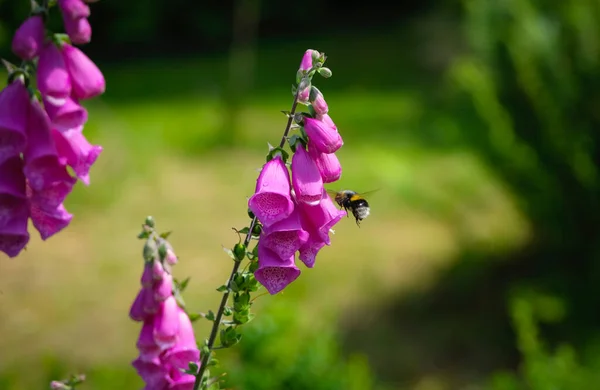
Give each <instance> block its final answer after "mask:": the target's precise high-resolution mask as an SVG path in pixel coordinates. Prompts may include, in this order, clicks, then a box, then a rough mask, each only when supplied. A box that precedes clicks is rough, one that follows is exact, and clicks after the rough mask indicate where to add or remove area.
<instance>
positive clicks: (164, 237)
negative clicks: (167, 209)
mask: <svg viewBox="0 0 600 390" xmlns="http://www.w3.org/2000/svg"><path fill="white" fill-rule="evenodd" d="M171 233H173V231H172V230H169V231H168V232H162V233H160V238H163V239H165V240H166V239H167V238H169V236H170V235H171Z"/></svg>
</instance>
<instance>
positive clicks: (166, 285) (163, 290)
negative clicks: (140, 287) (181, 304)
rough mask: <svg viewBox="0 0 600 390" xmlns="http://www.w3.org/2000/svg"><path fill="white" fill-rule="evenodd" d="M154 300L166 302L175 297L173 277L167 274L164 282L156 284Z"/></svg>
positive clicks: (163, 279)
mask: <svg viewBox="0 0 600 390" xmlns="http://www.w3.org/2000/svg"><path fill="white" fill-rule="evenodd" d="M153 291H154V299H156V300H157V301H164V300H165V299H167V298H168V297H170V296H172V295H173V276H171V274H168V273H166V272H165V275H164V276H163V278H162V280H160V281H159V282H157V283H156V286H154V288H153Z"/></svg>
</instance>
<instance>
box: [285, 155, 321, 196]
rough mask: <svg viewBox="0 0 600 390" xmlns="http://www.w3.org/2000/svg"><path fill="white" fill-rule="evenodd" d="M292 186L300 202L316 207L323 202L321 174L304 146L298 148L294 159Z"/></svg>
mask: <svg viewBox="0 0 600 390" xmlns="http://www.w3.org/2000/svg"><path fill="white" fill-rule="evenodd" d="M292 186H293V187H294V192H295V193H296V200H297V201H298V202H300V203H307V204H310V205H313V206H314V205H317V204H319V202H320V201H321V198H322V196H323V179H322V178H321V173H320V172H319V168H317V165H316V164H315V162H314V161H313V160H312V158H311V157H310V155H309V154H308V152H307V151H306V150H304V146H302V145H298V146H297V148H296V152H295V153H294V157H292Z"/></svg>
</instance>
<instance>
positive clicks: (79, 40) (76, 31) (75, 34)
mask: <svg viewBox="0 0 600 390" xmlns="http://www.w3.org/2000/svg"><path fill="white" fill-rule="evenodd" d="M63 22H64V26H65V32H66V33H67V35H68V36H69V38H70V39H71V42H72V43H74V44H75V45H83V44H85V43H89V42H90V41H91V40H92V26H91V25H90V22H89V21H88V19H87V18H78V19H70V18H67V17H66V16H63Z"/></svg>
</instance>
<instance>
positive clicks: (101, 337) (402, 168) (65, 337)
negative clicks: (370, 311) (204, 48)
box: [0, 49, 528, 390]
mask: <svg viewBox="0 0 600 390" xmlns="http://www.w3.org/2000/svg"><path fill="white" fill-rule="evenodd" d="M337 51H338V52H340V53H344V51H343V49H339V50H337ZM289 52H293V53H294V63H293V64H292V65H290V66H291V68H290V66H287V67H285V66H284V65H282V68H284V69H287V68H290V69H292V75H293V69H294V67H295V66H296V62H297V61H296V60H297V59H296V57H297V55H296V54H297V52H298V50H296V51H292V50H290V51H289ZM261 53H266V54H264V55H265V56H267V57H266V58H267V59H264V58H262V57H261V61H266V62H267V63H269V62H271V63H276V61H277V60H276V58H277V57H276V56H278V55H279V53H280V51H275V50H272V49H266V50H265V51H264V52H261ZM285 53H288V51H285ZM329 54H330V56H331V58H332V61H334V59H335V58H336V57H335V56H334V55H333V54H331V53H329ZM346 55H347V53H346ZM269 56H270V57H269ZM287 58H288V57H287V56H284V57H282V62H285V61H286V60H287ZM269 59H270V60H271V61H268V60H269ZM288 65H289V64H288ZM335 65H336V66H337V67H339V69H341V70H340V73H341V74H342V75H344V72H347V73H351V72H349V71H348V70H343V69H344V65H343V62H342V61H339V62H338V63H336V64H335ZM331 66H332V67H333V64H332V65H331ZM223 67H224V62H223V59H219V58H216V59H214V58H213V59H207V60H205V61H201V62H198V61H197V60H189V61H188V62H184V61H182V62H180V63H178V67H177V70H176V71H173V70H172V69H171V68H168V67H166V66H164V65H161V64H148V66H147V67H141V68H140V67H139V66H138V65H136V66H135V67H127V66H125V67H122V66H118V67H113V68H108V69H107V70H106V75H107V81H108V86H109V87H108V88H109V89H108V93H107V94H106V96H105V97H103V98H101V99H97V100H95V101H92V102H90V103H89V104H88V108H89V111H90V118H91V119H90V123H89V125H88V128H87V130H86V131H87V132H88V135H89V138H90V139H91V141H92V142H94V143H98V144H101V145H103V147H104V151H103V153H102V155H101V157H100V160H99V161H98V163H97V164H96V165H95V166H94V168H93V170H92V184H91V186H90V187H84V186H81V185H78V186H77V188H76V189H75V191H74V193H73V194H72V196H71V197H70V198H69V200H68V202H67V208H68V209H69V210H70V211H72V212H74V213H75V218H74V220H73V222H72V224H71V225H70V226H69V228H68V229H66V230H65V231H64V232H62V233H61V234H58V235H57V236H55V237H52V238H51V239H49V240H48V241H47V242H41V241H40V240H39V239H38V238H37V237H36V236H35V234H34V236H35V237H34V238H33V239H32V240H31V243H30V245H29V246H28V248H27V251H26V252H24V253H23V254H22V255H21V256H19V257H18V258H17V259H14V260H8V259H5V258H3V259H2V261H0V318H2V319H3V321H0V333H1V334H2V335H3V337H2V338H1V339H0V351H6V352H4V353H2V354H0V385H1V386H0V387H1V388H2V389H7V390H15V389H24V388H33V387H40V386H45V384H44V383H43V382H42V381H43V380H47V379H48V378H47V376H48V375H54V376H55V377H64V376H66V375H67V374H68V373H69V372H70V373H75V372H79V371H85V372H87V373H88V377H89V378H90V382H89V384H88V385H87V387H86V388H93V389H109V388H131V387H134V386H140V385H141V383H140V382H139V379H137V377H136V375H135V372H134V371H133V369H130V368H129V367H128V364H129V362H130V361H131V360H132V359H133V358H134V357H135V355H136V350H135V345H134V344H135V340H136V337H137V332H138V331H139V324H137V323H134V322H132V321H131V320H129V318H128V316H127V313H128V310H129V305H130V303H131V301H132V300H133V298H134V297H135V294H136V291H137V289H138V281H139V274H140V270H141V266H142V259H141V242H139V241H136V239H135V236H136V234H137V232H138V229H139V226H140V224H141V223H142V221H143V219H144V217H145V216H146V215H153V216H155V218H156V220H157V222H158V226H159V228H160V229H163V230H174V234H173V235H172V243H173V245H174V247H175V248H176V250H177V253H178V255H179V256H180V258H181V261H180V264H179V265H178V266H177V267H176V268H175V270H174V272H175V275H176V277H179V278H184V277H186V276H192V283H191V285H190V286H189V287H188V290H187V297H186V298H187V299H186V300H187V302H188V305H190V306H191V308H193V309H196V310H198V311H205V310H207V309H210V308H212V309H214V308H215V305H216V304H217V302H218V299H219V296H218V294H217V292H216V291H215V290H214V289H215V288H216V287H217V286H219V285H221V284H222V283H223V281H224V280H225V279H226V277H227V275H228V272H229V270H230V267H231V264H230V263H229V261H228V258H227V256H226V255H225V254H224V253H223V252H222V249H221V245H225V246H230V245H232V243H234V242H235V240H236V237H235V235H234V234H233V232H232V231H231V230H230V228H231V227H238V228H240V227H242V225H243V224H244V223H246V222H247V221H246V217H245V215H246V199H247V197H249V196H250V195H251V194H252V191H253V188H254V182H255V179H256V176H257V174H258V169H259V168H260V166H261V164H262V162H263V161H264V154H265V152H266V147H267V142H271V143H275V142H277V141H278V139H279V137H280V134H281V132H282V129H283V126H284V122H285V118H284V117H283V116H282V115H281V113H279V111H280V110H285V109H289V107H288V105H289V103H290V100H291V95H290V92H289V90H288V87H287V84H283V85H282V86H277V87H275V86H270V85H266V86H265V87H264V88H262V89H259V90H257V93H256V94H255V95H254V94H253V95H252V99H251V100H248V101H247V103H246V104H244V106H243V109H242V111H241V112H240V117H241V118H243V119H244V122H243V126H241V127H240V130H239V133H238V135H237V138H236V141H237V142H236V144H235V146H233V147H231V148H222V147H218V146H215V145H214V140H215V138H216V137H217V135H218V133H219V132H220V131H223V128H222V126H223V111H222V105H221V103H220V100H219V99H220V97H221V94H220V92H219V87H218V83H217V84H215V85H216V86H215V85H208V86H207V85H206V83H207V82H206V81H205V80H207V79H208V80H209V81H208V82H209V83H210V80H211V78H210V77H208V76H207V75H208V74H209V72H210V70H211V69H213V68H215V69H223ZM333 69H334V74H335V75H336V76H335V77H334V78H333V79H332V80H336V77H338V75H337V74H336V72H337V70H336V69H337V68H335V67H333ZM287 73H289V72H287ZM158 75H160V77H161V78H160V80H158V79H156V77H158ZM218 77H220V76H219V71H217V73H216V74H215V78H218ZM286 77H287V76H286ZM263 78H266V76H260V75H259V79H258V80H259V81H260V80H262V79H263ZM274 78H277V77H276V76H274ZM341 78H342V77H341V76H340V79H341ZM150 80H152V81H150ZM188 80H192V81H191V82H190V83H188V84H187V85H185V87H182V88H183V89H184V92H183V93H181V94H178V89H177V86H182V85H184V84H185V83H186V81H188ZM328 83H329V81H323V80H318V86H319V87H320V89H321V90H322V91H323V92H324V93H325V96H326V97H327V99H328V103H329V106H330V110H331V115H332V117H333V118H334V120H335V121H336V123H337V125H338V127H339V129H340V131H341V133H342V134H343V136H344V140H345V145H344V147H343V148H342V149H341V150H340V152H339V154H338V156H339V158H340V160H341V162H342V164H343V169H344V172H343V177H342V179H341V180H340V182H339V183H334V184H333V185H332V188H333V189H338V187H339V188H342V187H343V188H352V189H356V190H359V191H365V190H370V189H374V188H380V191H378V192H377V193H376V194H374V195H373V197H372V199H369V200H370V203H371V204H372V215H371V216H370V217H369V219H368V220H366V221H365V222H364V223H363V224H362V225H361V228H360V229H359V228H357V227H356V225H355V224H354V222H353V221H352V220H351V219H347V220H343V221H341V223H340V224H339V225H337V226H336V233H335V236H334V238H333V243H332V246H331V247H327V248H325V249H323V251H322V252H321V253H320V255H319V256H318V259H317V264H316V267H315V268H314V269H312V270H308V269H305V268H302V275H301V277H300V278H299V279H298V280H297V281H296V282H294V283H293V284H292V285H291V286H290V287H289V288H288V289H286V290H285V292H284V293H283V294H280V295H277V296H274V297H267V296H264V297H261V298H259V299H258V300H257V303H256V305H255V306H256V311H257V312H258V316H259V317H260V314H261V312H262V311H264V310H267V309H268V308H269V307H271V306H272V305H281V304H282V302H285V303H287V302H289V304H290V305H293V310H295V311H296V312H297V313H298V314H297V316H298V317H297V318H299V321H300V323H301V324H302V326H301V327H300V329H301V330H300V331H301V332H302V331H308V329H312V331H318V330H319V329H329V328H330V327H331V323H332V322H334V321H335V319H336V318H337V317H338V316H339V315H341V313H344V312H347V311H349V310H352V309H353V308H356V307H359V306H364V305H370V306H372V307H376V306H377V305H378V302H382V301H384V300H386V299H388V298H389V297H392V296H396V295H398V294H401V293H402V292H403V291H407V290H409V289H426V288H427V287H428V286H429V285H430V284H431V283H434V281H435V273H436V270H437V269H439V268H441V267H443V266H445V265H446V264H448V262H449V261H452V258H453V257H454V256H455V255H456V254H457V253H458V252H459V251H460V250H461V248H462V247H463V246H465V245H478V246H481V247H484V248H487V249H488V250H490V251H502V250H509V249H510V248H513V247H515V246H518V245H520V243H521V242H523V241H524V240H525V239H526V237H527V232H528V227H527V224H526V222H525V221H524V220H523V218H522V216H520V215H519V213H518V212H517V211H516V209H515V206H514V204H513V200H512V199H511V196H510V194H508V193H507V192H506V191H505V190H504V188H503V187H502V185H501V183H499V182H498V181H497V180H496V179H495V177H494V176H493V175H492V174H491V173H490V171H489V170H488V169H486V167H485V166H484V165H483V164H482V163H481V161H480V160H479V159H478V157H477V155H476V154H475V153H474V152H473V151H472V150H470V149H469V148H467V147H466V146H464V145H462V146H460V144H459V143H458V142H457V141H456V140H457V139H459V138H460V134H461V132H462V131H464V130H462V129H461V128H460V123H459V121H458V120H457V119H456V118H454V117H452V116H450V114H449V113H445V112H443V111H440V110H439V109H436V107H435V106H434V105H432V102H431V99H430V96H429V95H427V94H426V93H423V92H419V91H418V89H417V88H416V87H415V86H414V85H407V88H404V89H398V88H380V89H369V90H364V89H361V88H360V83H358V85H359V87H356V85H357V84H353V83H352V79H350V80H349V81H348V79H346V81H342V80H339V79H338V80H337V81H336V84H332V88H331V90H329V89H328ZM344 83H348V86H343V84H344ZM398 83H400V81H398ZM155 84H156V85H155ZM158 86H160V87H158ZM166 86H171V87H166ZM279 87H281V88H279ZM284 87H285V88H284ZM357 88H358V89H357ZM211 90H213V91H216V92H215V93H211V92H210V91H211ZM145 91H146V92H147V93H146V94H145V95H144V92H145ZM113 93H114V94H113ZM440 145H445V146H446V147H440ZM283 306H286V304H284V305H283ZM247 327H248V328H250V329H252V327H253V323H251V324H249V325H248V326H247ZM196 329H197V334H198V339H199V340H201V339H202V338H204V337H205V336H204V335H206V334H207V333H208V325H207V324H205V323H202V322H199V323H197V324H196ZM302 329H304V330H302ZM225 356H227V359H229V360H226V361H225V364H227V362H231V363H232V364H233V362H234V360H235V357H233V356H232V355H225ZM107 378H108V379H107ZM117 385H118V387H116V386H117Z"/></svg>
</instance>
